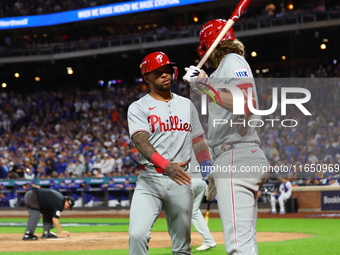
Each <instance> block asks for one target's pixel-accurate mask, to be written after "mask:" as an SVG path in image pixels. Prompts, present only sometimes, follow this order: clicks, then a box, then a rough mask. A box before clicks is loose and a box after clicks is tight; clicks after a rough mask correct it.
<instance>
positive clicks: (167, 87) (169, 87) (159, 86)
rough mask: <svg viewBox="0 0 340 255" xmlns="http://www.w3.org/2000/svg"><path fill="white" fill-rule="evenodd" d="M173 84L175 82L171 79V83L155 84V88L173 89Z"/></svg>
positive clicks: (163, 90) (164, 90)
mask: <svg viewBox="0 0 340 255" xmlns="http://www.w3.org/2000/svg"><path fill="white" fill-rule="evenodd" d="M172 84H173V82H172V80H171V81H170V83H169V84H164V85H163V83H162V84H154V88H155V89H156V90H158V91H161V92H166V91H170V90H171V88H172Z"/></svg>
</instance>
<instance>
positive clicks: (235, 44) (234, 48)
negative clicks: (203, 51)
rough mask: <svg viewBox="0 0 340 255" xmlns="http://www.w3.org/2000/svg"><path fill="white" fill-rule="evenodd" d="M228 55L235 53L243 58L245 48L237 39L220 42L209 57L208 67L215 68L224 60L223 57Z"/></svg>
mask: <svg viewBox="0 0 340 255" xmlns="http://www.w3.org/2000/svg"><path fill="white" fill-rule="evenodd" d="M229 53H236V54H239V55H241V56H242V57H244V56H245V47H244V45H243V43H242V42H241V41H239V40H237V39H235V40H233V41H230V40H225V41H221V42H220V43H219V44H218V45H217V47H216V49H215V50H214V51H213V52H212V53H211V55H210V57H209V60H210V65H211V66H212V67H213V68H217V67H218V65H219V64H220V62H221V61H222V59H223V58H224V56H225V55H227V54H229Z"/></svg>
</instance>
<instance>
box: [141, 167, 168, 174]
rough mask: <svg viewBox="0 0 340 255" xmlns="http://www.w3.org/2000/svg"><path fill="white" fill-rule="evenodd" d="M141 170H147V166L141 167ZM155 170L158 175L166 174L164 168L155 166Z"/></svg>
mask: <svg viewBox="0 0 340 255" xmlns="http://www.w3.org/2000/svg"><path fill="white" fill-rule="evenodd" d="M139 168H140V169H141V170H144V171H145V169H146V166H145V165H139ZM153 168H154V169H155V170H156V172H157V173H160V174H164V171H163V169H162V168H160V167H158V166H153Z"/></svg>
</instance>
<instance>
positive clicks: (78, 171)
mask: <svg viewBox="0 0 340 255" xmlns="http://www.w3.org/2000/svg"><path fill="white" fill-rule="evenodd" d="M74 161H75V162H74V163H75V167H74V170H73V174H72V178H80V177H83V175H84V174H85V166H84V164H83V163H82V162H81V161H80V159H76V160H74Z"/></svg>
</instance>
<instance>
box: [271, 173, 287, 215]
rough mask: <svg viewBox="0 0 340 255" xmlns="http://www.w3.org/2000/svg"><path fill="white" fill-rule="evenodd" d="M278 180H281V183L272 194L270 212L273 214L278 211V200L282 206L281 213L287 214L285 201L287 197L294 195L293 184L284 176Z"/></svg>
mask: <svg viewBox="0 0 340 255" xmlns="http://www.w3.org/2000/svg"><path fill="white" fill-rule="evenodd" d="M278 180H279V181H280V183H281V184H280V186H279V188H278V190H277V191H276V192H274V193H273V194H272V196H271V200H270V202H271V207H272V209H271V212H270V213H272V214H275V213H276V203H277V202H278V203H279V206H280V212H279V214H285V213H286V210H285V207H284V202H285V201H287V199H288V198H290V196H291V195H292V184H291V182H290V181H289V180H288V178H287V177H284V176H280V177H279V178H278Z"/></svg>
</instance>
